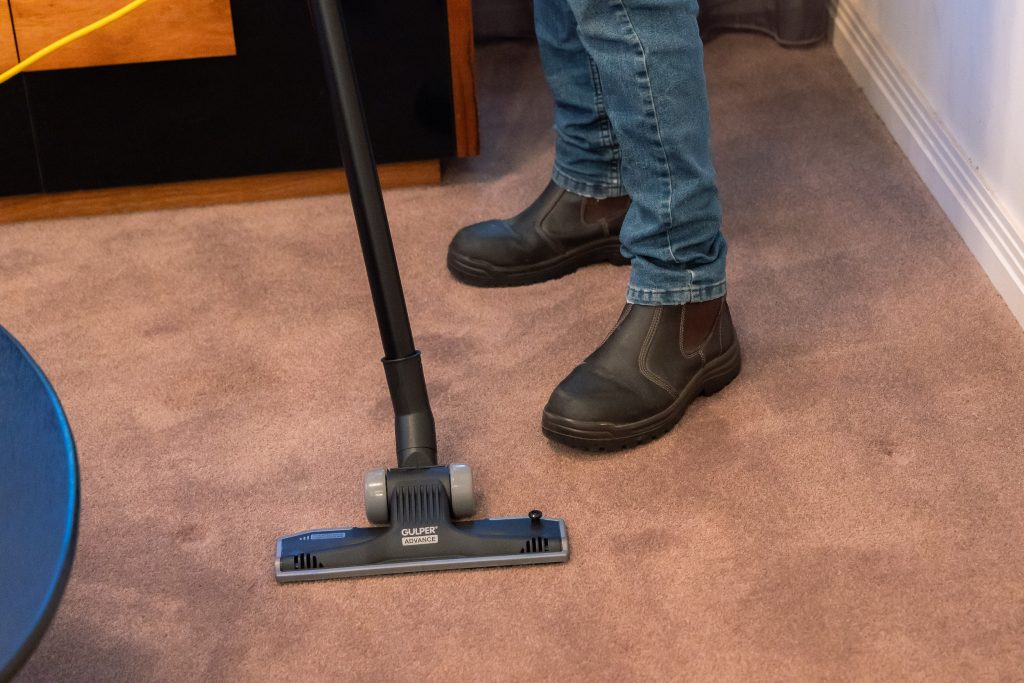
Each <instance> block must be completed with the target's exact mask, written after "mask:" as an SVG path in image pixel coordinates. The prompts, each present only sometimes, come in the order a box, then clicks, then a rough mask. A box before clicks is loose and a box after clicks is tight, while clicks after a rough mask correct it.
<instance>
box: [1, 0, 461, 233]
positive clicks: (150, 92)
mask: <svg viewBox="0 0 1024 683" xmlns="http://www.w3.org/2000/svg"><path fill="white" fill-rule="evenodd" d="M124 1H125V0H113V2H112V3H108V2H107V0H103V2H102V3H101V2H98V1H97V0H10V2H11V6H12V9H13V7H14V6H15V5H18V4H19V3H23V4H24V5H25V6H28V5H33V6H35V7H36V11H37V15H36V16H35V19H33V20H32V21H34V22H35V25H36V26H38V27H39V33H38V36H39V37H38V44H33V45H32V46H31V47H32V49H35V48H37V47H40V46H42V44H43V43H44V42H46V41H50V40H52V39H54V38H56V37H57V34H64V33H66V32H67V31H69V30H73V26H72V24H85V23H88V21H89V20H94V19H95V18H96V17H93V16H89V17H85V16H83V15H81V14H79V15H78V17H79V18H78V20H76V21H74V22H72V21H70V20H69V19H68V18H67V16H64V15H60V16H59V22H58V21H57V20H56V19H55V20H54V22H53V25H51V24H49V23H47V22H45V21H43V19H42V17H43V14H41V13H38V12H39V11H41V8H46V7H51V8H52V7H56V6H58V5H63V4H65V3H67V4H69V5H76V6H77V5H81V6H83V7H84V6H86V5H96V6H100V5H103V7H102V9H101V10H100V12H98V13H102V12H103V11H107V10H109V9H111V8H112V7H113V6H114V5H120V4H121V3H123V2H124ZM338 1H339V4H340V6H341V8H342V10H343V12H344V14H345V17H346V21H347V24H348V28H349V34H350V38H351V42H352V50H353V53H354V58H355V64H356V70H357V72H358V78H359V84H360V88H361V90H362V91H363V96H364V102H365V108H366V113H367V118H368V124H369V128H370V135H371V138H372V140H373V146H374V152H375V156H376V160H377V162H378V163H380V164H386V165H388V167H387V168H386V169H384V173H383V175H382V181H383V182H384V183H385V184H389V183H392V184H409V183H422V182H437V181H438V179H439V177H440V175H439V174H440V161H439V160H440V159H444V158H447V157H453V156H467V155H472V154H476V153H477V147H478V138H477V118H476V101H475V93H474V87H473V40H472V17H471V14H470V0H374V1H368V0H338ZM4 3H5V0H0V9H6V8H4V7H3V4H4ZM150 5H153V6H154V7H155V8H156V10H158V11H157V13H156V14H151V15H150V16H149V19H147V18H146V15H145V14H142V13H143V12H145V10H146V9H147V8H148V7H149V6H150ZM176 7H192V8H193V10H194V11H199V10H200V9H201V8H202V7H205V8H206V9H207V10H208V12H209V15H208V22H207V23H200V22H199V20H198V19H197V18H196V17H194V16H191V17H190V19H189V20H188V22H187V23H186V22H185V20H184V19H182V17H180V16H178V15H176V14H175V13H174V10H175V8H176ZM218 8H220V9H219V10H218ZM193 10H190V11H193ZM161 12H169V14H161ZM136 13H138V14H139V17H138V18H140V19H146V20H147V22H148V21H150V20H152V21H156V22H157V25H156V26H155V27H153V26H150V27H148V28H146V29H145V30H143V29H142V24H140V25H139V35H138V36H135V37H133V38H129V37H124V38H123V40H116V39H115V40H112V36H113V37H116V35H118V34H114V33H109V32H108V31H114V30H115V28H116V27H118V24H120V23H121V22H117V23H115V24H112V25H110V26H108V27H104V28H103V29H100V30H99V31H97V32H96V33H94V34H92V35H91V36H89V38H96V39H97V41H98V42H97V44H96V46H94V47H93V48H90V49H88V50H85V51H83V52H79V53H76V54H71V55H70V56H67V55H63V56H61V53H60V52H58V53H55V54H54V55H52V56H51V57H48V58H47V59H46V60H43V62H40V66H43V65H45V66H46V67H47V68H45V69H40V70H31V71H28V72H26V73H23V74H21V75H20V76H18V77H16V78H15V79H14V80H12V81H10V82H8V83H6V84H4V85H3V86H0V150H3V153H4V155H5V158H4V163H3V164H0V223H3V222H5V221H9V220H19V219H23V218H38V217H44V216H51V215H70V214H73V213H95V212H102V211H104V210H127V209H131V208H145V207H151V206H171V205H182V204H189V203H204V202H208V201H224V200H226V199H236V200H245V199H254V198H266V197H268V196H283V195H285V194H287V195H298V194H306V193H317V192H324V191H327V190H330V189H331V188H337V187H338V180H339V179H340V177H341V174H340V173H339V172H338V171H337V170H336V169H337V168H338V167H339V166H340V159H339V158H338V152H337V145H336V142H335V140H334V126H333V122H332V119H331V113H330V106H329V102H328V99H327V89H326V87H325V83H324V79H323V72H322V65H321V58H320V54H319V49H318V41H317V38H316V35H315V33H314V31H313V25H312V20H311V17H310V15H309V8H308V5H307V3H306V2H304V1H303V0H230V2H226V1H225V2H221V0H150V2H149V3H147V5H144V6H142V7H141V8H139V9H138V10H136ZM133 14H134V13H133ZM3 16H6V13H5V12H3V11H0V17H3ZM132 16H133V15H129V16H128V17H125V18H124V19H122V20H121V21H122V22H127V21H128V20H129V19H130V18H131V17H132ZM174 17H177V18H174ZM22 20H26V21H28V20H29V14H27V13H26V12H25V11H24V9H22V10H21V11H16V12H15V32H16V35H17V36H18V37H19V38H18V45H19V47H21V48H22V49H21V55H22V57H25V56H27V54H26V49H25V46H24V45H23V44H22V38H21V36H22V29H21V24H20V23H19V22H21V21H22ZM225 20H227V21H228V22H230V25H228V24H225ZM58 23H59V29H58V28H54V27H55V26H57V25H58ZM145 23H146V22H143V24H145ZM28 25H32V23H31V22H30V23H29V24H28ZM0 26H2V25H0ZM126 26H127V28H129V29H130V28H131V25H125V26H121V28H122V29H124V28H125V27H126ZM204 26H210V27H211V28H210V30H209V31H206V29H205V28H204ZM228 28H230V30H228ZM44 30H45V32H46V33H45V37H44V33H43V31H44ZM190 31H191V32H192V33H195V34H196V35H199V34H203V35H205V37H203V38H202V39H201V40H200V39H198V38H197V39H194V40H192V39H190V40H185V39H184V38H183V39H181V40H177V39H173V40H168V39H166V38H163V37H162V36H164V35H171V36H173V35H179V36H183V35H185V34H186V33H189V32H190ZM0 34H2V31H0ZM217 35H220V36H222V38H223V40H220V41H219V42H218V41H216V40H214V37H215V36H217ZM146 36H149V37H148V38H147V37H146ZM226 37H230V44H229V43H228V42H227V40H226ZM100 39H103V40H100ZM99 43H105V47H102V48H101V47H100V46H99ZM3 45H4V43H2V42H0V54H2V47H3ZM229 48H230V50H231V53H230V54H227V55H217V54H213V53H214V52H225V51H227V50H228V49H229ZM67 49H69V50H70V49H71V47H68V48H67ZM172 50H178V51H176V52H174V54H173V56H172V53H171V51H172ZM203 50H206V51H208V52H210V54H206V55H203V54H201V52H202V51H203ZM59 56H60V59H62V60H63V61H50V60H51V59H52V60H57V59H58V57H59ZM69 60H70V61H69ZM124 61H130V62H131V63H122V62H124ZM72 65H74V66H90V67H91V68H70V67H71V66H72ZM289 173H291V174H293V175H292V176H291V177H289V178H285V177H283V174H289ZM261 174H264V177H263V179H260V178H255V177H254V176H258V175H261ZM317 174H321V175H317ZM323 174H326V175H323ZM245 177H248V178H251V179H252V181H251V182H250V181H247V180H245V179H244V178H245ZM240 178H241V179H242V180H239V181H238V182H237V183H235V180H236V179H240ZM180 183H189V184H188V186H187V187H182V186H178V185H173V184H180ZM202 183H212V184H211V185H209V186H208V187H210V188H213V189H212V190H209V191H208V187H207V186H203V185H202ZM232 183H234V184H232ZM268 187H272V188H275V191H274V192H270V193H269V194H268V190H267V188H268ZM225 188H229V189H230V188H243V189H242V190H241V191H239V192H234V191H233V190H231V191H228V190H225ZM245 188H251V191H250V192H247V191H246V190H245ZM121 190H125V192H124V193H122V192H121ZM97 192H99V193H103V192H106V193H107V195H106V196H107V197H110V198H112V199H108V200H106V201H105V203H104V202H103V201H99V200H97V199H96V197H97V196H101V195H96V194H88V193H97ZM26 193H42V194H37V196H36V197H34V198H24V197H16V196H12V195H24V194H26ZM86 194H88V196H86V197H84V198H83V199H82V201H81V206H82V208H81V209H77V208H75V207H73V206H72V207H71V208H67V205H66V204H62V202H64V199H65V197H64V195H74V197H72V199H73V200H74V202H78V201H79V200H78V199H77V197H80V196H84V195H86ZM3 195H7V196H8V199H2V196H3ZM150 200H152V201H150ZM69 201H71V200H69ZM61 206H65V208H61ZM76 206H77V204H76Z"/></svg>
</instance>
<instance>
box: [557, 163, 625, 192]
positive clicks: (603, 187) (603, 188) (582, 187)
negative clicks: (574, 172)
mask: <svg viewBox="0 0 1024 683" xmlns="http://www.w3.org/2000/svg"><path fill="white" fill-rule="evenodd" d="M551 180H552V181H553V182H554V183H555V185H558V186H559V187H560V188H562V189H563V190H569V192H575V193H576V194H580V195H583V196H584V197H591V198H592V199H607V198H609V197H622V196H623V195H625V194H627V193H626V188H624V187H623V186H622V185H621V184H615V183H601V184H598V183H587V182H584V181H582V180H576V179H575V178H572V177H570V176H568V175H566V174H565V173H563V172H562V171H560V170H558V169H557V168H555V169H553V170H552V171H551Z"/></svg>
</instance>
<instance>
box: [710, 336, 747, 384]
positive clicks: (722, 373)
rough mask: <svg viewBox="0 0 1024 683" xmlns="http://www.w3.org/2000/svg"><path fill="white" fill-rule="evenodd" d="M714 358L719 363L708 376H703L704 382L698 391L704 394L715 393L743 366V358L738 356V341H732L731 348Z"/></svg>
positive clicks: (731, 379) (733, 377) (732, 378)
mask: <svg viewBox="0 0 1024 683" xmlns="http://www.w3.org/2000/svg"><path fill="white" fill-rule="evenodd" d="M716 360H720V361H721V362H720V364H718V365H717V366H716V367H715V368H714V369H712V370H711V372H710V373H709V374H708V376H707V377H705V378H704V383H703V384H702V385H701V390H700V393H701V394H703V395H704V396H711V395H712V394H717V393H718V392H719V391H721V390H722V389H724V388H725V387H726V386H727V385H728V384H729V382H731V381H733V380H734V379H736V376H737V375H739V374H740V369H741V368H742V366H743V360H742V358H741V357H740V345H739V343H734V344H733V347H732V348H731V349H729V350H728V351H726V352H725V353H724V354H722V356H720V357H719V359H716Z"/></svg>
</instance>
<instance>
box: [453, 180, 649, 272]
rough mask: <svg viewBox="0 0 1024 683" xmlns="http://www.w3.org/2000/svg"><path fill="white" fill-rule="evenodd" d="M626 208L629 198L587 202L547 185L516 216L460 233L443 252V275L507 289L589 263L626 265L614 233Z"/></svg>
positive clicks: (469, 228)
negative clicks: (446, 272) (445, 269)
mask: <svg viewBox="0 0 1024 683" xmlns="http://www.w3.org/2000/svg"><path fill="white" fill-rule="evenodd" d="M629 203H630V202H629V197H611V198H608V199H592V198H590V197H584V196H582V195H578V194H574V193H572V192H569V191H568V190H564V189H562V188H561V187H559V186H558V185H555V184H554V183H553V182H552V183H549V184H548V186H547V188H545V190H544V192H542V193H541V195H540V196H539V197H538V198H537V199H536V200H535V201H534V202H533V203H532V204H531V205H530V206H529V207H527V208H526V210H524V211H523V212H522V213H520V214H519V215H518V216H515V217H514V218H509V219H505V220H490V221H484V222H483V223H475V224H473V225H470V226H467V227H465V228H462V229H461V230H460V231H459V232H458V233H457V234H456V235H455V238H454V239H452V242H451V245H450V246H449V247H448V270H450V271H451V273H452V275H454V276H455V277H456V279H458V280H460V281H462V282H464V283H466V284H468V285H475V286H478V287H511V286H515V285H526V284H530V283H533V282H543V281H544V280H551V279H554V278H557V277H562V276H563V275H568V274H569V273H571V272H573V271H575V270H576V269H577V268H580V267H581V266H586V265H589V264H591V263H600V262H602V261H608V262H611V263H614V264H617V265H625V264H627V263H629V261H628V260H627V259H626V258H624V257H623V256H622V254H621V253H620V252H619V228H621V227H622V219H623V218H624V217H625V215H626V210H627V209H629Z"/></svg>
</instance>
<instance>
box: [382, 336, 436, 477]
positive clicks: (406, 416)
mask: <svg viewBox="0 0 1024 683" xmlns="http://www.w3.org/2000/svg"><path fill="white" fill-rule="evenodd" d="M381 362H382V363H383V364H384V374H385V375H386V376H387V380H388V390H389V391H390V392H391V405H392V406H394V409H395V446H396V448H397V451H398V466H399V467H430V466H433V465H436V464H437V435H436V434H435V433H434V415H433V413H431V412H430V399H429V398H428V397H427V383H426V380H424V378H423V363H422V361H421V360H420V352H419V351H416V352H415V353H414V354H413V355H411V356H406V357H405V358H397V359H389V358H384V359H382V360H381Z"/></svg>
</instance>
